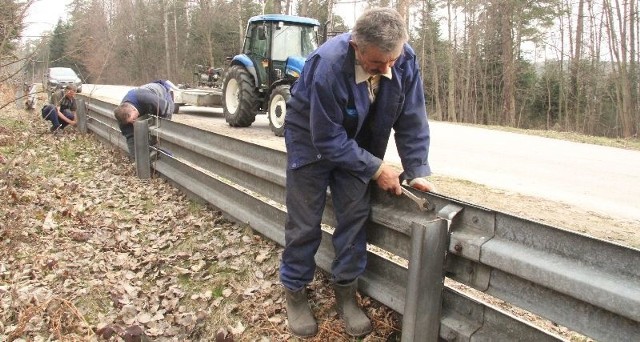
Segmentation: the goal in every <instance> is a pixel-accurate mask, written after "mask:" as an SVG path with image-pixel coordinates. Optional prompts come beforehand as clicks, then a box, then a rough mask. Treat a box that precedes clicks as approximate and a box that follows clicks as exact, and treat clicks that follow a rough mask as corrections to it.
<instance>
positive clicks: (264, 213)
mask: <svg viewBox="0 0 640 342" xmlns="http://www.w3.org/2000/svg"><path fill="white" fill-rule="evenodd" d="M82 99H83V100H82V101H83V105H81V107H82V109H81V110H80V112H81V115H83V114H84V115H86V116H87V119H86V128H87V129H88V130H90V131H91V132H93V133H94V134H96V135H97V136H98V137H100V138H101V139H102V140H104V141H106V142H108V143H110V144H115V145H117V146H119V147H120V148H122V149H126V144H125V143H124V139H123V138H122V136H121V135H120V132H119V130H118V128H117V124H116V121H115V119H114V117H113V114H112V110H113V108H114V106H115V105H113V104H111V103H107V102H102V101H99V100H96V99H90V98H88V97H82ZM144 124H149V127H148V130H149V134H151V135H153V136H156V137H157V140H158V143H157V145H156V146H155V148H151V149H148V148H147V150H146V151H151V152H150V153H152V154H154V157H153V158H151V162H150V167H151V168H153V169H154V170H155V171H157V172H159V173H160V174H161V175H162V176H164V177H166V178H167V179H169V180H171V181H172V182H174V183H175V184H177V185H179V186H180V187H181V188H182V189H184V190H185V191H188V192H190V193H191V194H194V195H197V196H199V197H201V198H202V199H204V200H206V201H207V202H209V203H211V204H212V205H213V206H215V207H217V208H219V209H221V210H222V211H224V212H225V213H227V214H228V215H230V216H232V217H234V218H235V219H236V220H238V221H240V222H243V223H246V224H248V225H250V226H251V227H252V228H253V229H254V230H256V231H258V232H260V233H261V234H263V235H265V236H266V237H268V238H270V239H272V240H274V241H276V242H277V243H279V244H280V245H282V244H283V243H284V221H285V216H286V212H285V209H284V193H285V189H284V186H285V165H286V155H285V153H284V152H281V151H276V150H272V149H269V148H266V147H263V146H259V145H256V144H252V143H248V142H245V141H242V140H237V139H234V138H231V137H227V136H223V135H218V134H215V133H212V132H209V131H204V130H200V129H198V128H194V127H190V126H186V125H183V124H179V123H176V122H172V121H168V120H161V119H157V120H156V119H153V120H149V121H145V122H144ZM145 140H148V139H145ZM157 149H160V150H162V151H165V152H169V154H165V153H162V152H160V153H158V150H157ZM142 152H143V153H145V151H142ZM138 167H139V168H140V167H141V166H140V165H138ZM142 167H144V166H142ZM148 167H149V166H147V168H148ZM139 174H140V173H139ZM420 195H421V196H423V195H424V194H420ZM426 197H427V199H428V200H429V201H430V202H431V203H432V204H435V210H434V211H427V212H424V211H418V210H417V208H416V204H415V203H414V202H411V201H410V200H409V199H407V198H406V197H404V196H402V197H396V196H390V195H388V194H386V193H384V192H382V191H379V190H374V191H373V198H372V203H373V205H372V214H371V218H370V224H369V227H368V232H367V233H368V240H369V243H370V245H371V248H370V252H369V262H368V266H367V271H366V273H365V275H364V276H363V277H362V278H361V280H360V282H359V283H360V290H361V291H362V292H364V293H366V294H367V295H369V296H371V297H372V298H374V299H376V300H377V301H379V302H381V303H383V304H385V305H387V306H388V307H390V308H391V309H393V310H395V311H397V312H398V313H401V314H402V315H403V326H402V330H403V331H402V332H403V334H402V340H403V341H433V340H436V339H437V337H436V336H439V337H440V339H443V340H446V341H485V340H492V341H549V340H558V339H559V337H558V336H555V335H553V334H551V333H549V332H546V331H542V330H541V329H539V328H537V327H534V326H533V325H531V324H529V323H527V322H525V321H524V320H522V319H520V318H518V317H515V316H514V315H511V314H509V313H507V312H505V311H503V310H500V309H497V308H496V307H495V306H493V305H491V304H490V303H489V302H495V299H497V300H499V301H504V302H506V303H508V304H509V305H512V306H515V307H517V308H520V309H523V310H525V311H528V312H531V313H533V314H535V315H539V316H541V317H542V318H545V319H547V320H550V321H552V322H554V323H557V324H559V325H562V326H566V327H567V328H569V329H571V330H573V331H576V332H579V333H581V334H584V335H586V336H588V337H591V338H593V339H596V340H601V341H638V340H640V266H639V265H640V251H639V250H637V249H632V248H628V247H624V246H620V245H617V244H614V243H610V242H606V241H602V240H598V239H595V238H592V237H588V236H585V235H581V234H578V233H575V232H571V231H567V230H563V229H561V228H558V227H551V226H547V225H543V224H540V223H536V222H532V221H529V220H525V219H522V218H519V217H516V216H512V215H509V214H506V213H502V212H497V211H494V210H489V209H486V208H482V207H478V206H475V205H471V204H468V203H464V202H461V201H459V200H456V199H453V198H447V197H443V196H438V195H435V194H427V195H426ZM327 203H328V205H327V208H326V210H325V216H324V220H323V222H324V223H325V224H326V225H327V226H329V227H331V226H333V225H334V216H333V209H332V207H331V205H330V203H331V201H327ZM332 260H333V248H332V246H331V240H330V229H328V230H327V231H325V232H324V236H323V242H322V244H321V247H320V250H319V252H318V254H317V256H316V262H317V264H318V266H319V267H321V268H323V269H325V270H328V269H329V268H330V265H331V261H332ZM445 276H446V278H448V279H449V280H448V281H447V285H444V286H443V279H444V277H445ZM450 281H453V282H457V283H459V284H462V285H464V286H467V287H470V288H472V289H474V290H477V291H480V292H482V293H481V295H480V296H474V298H472V297H471V295H470V294H469V293H470V292H472V291H460V290H457V288H460V287H461V286H449V282H450ZM463 292H464V293H463ZM484 298H491V300H486V299H484Z"/></svg>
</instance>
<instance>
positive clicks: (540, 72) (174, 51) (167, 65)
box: [0, 0, 640, 139]
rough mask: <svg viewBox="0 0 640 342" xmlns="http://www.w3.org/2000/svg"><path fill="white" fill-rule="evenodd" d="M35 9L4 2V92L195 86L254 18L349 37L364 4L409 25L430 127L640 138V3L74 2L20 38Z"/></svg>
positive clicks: (236, 46) (0, 52) (221, 63)
mask: <svg viewBox="0 0 640 342" xmlns="http://www.w3.org/2000/svg"><path fill="white" fill-rule="evenodd" d="M34 1H35V0H0V7H3V9H2V10H1V11H0V58H1V59H0V60H1V63H0V65H1V66H2V69H3V70H2V71H0V81H2V82H5V81H8V80H13V81H16V82H41V81H42V79H43V75H44V72H45V70H46V69H47V68H48V67H52V66H67V67H71V68H73V69H75V70H76V71H77V72H78V73H79V74H80V75H81V78H83V80H84V82H85V83H94V84H123V85H139V84H143V83H146V82H148V81H150V80H153V79H158V78H165V79H170V80H172V81H174V83H183V84H184V83H191V82H192V80H193V73H194V71H195V66H196V65H207V66H215V67H225V58H226V57H228V56H233V55H235V54H237V53H238V52H239V51H240V50H241V47H242V43H243V39H244V30H245V27H246V23H247V20H248V19H249V18H250V17H251V16H254V15H258V14H262V13H283V14H294V15H300V16H307V17H312V18H315V19H318V20H319V21H320V22H321V23H327V22H328V23H329V24H328V25H329V27H328V28H329V32H330V33H335V32H345V31H348V30H349V29H350V27H349V26H348V24H347V22H348V21H349V20H345V19H346V17H342V16H341V14H342V15H345V13H337V11H336V8H337V5H338V4H342V5H344V4H346V3H354V6H355V4H360V5H361V6H363V7H366V6H388V7H394V8H396V9H397V10H398V11H399V12H400V13H401V14H403V16H404V17H405V18H406V20H407V23H408V26H409V28H410V35H411V38H410V43H411V45H412V46H413V48H414V50H415V51H416V53H417V55H418V57H419V59H420V61H421V69H422V73H423V76H424V86H425V92H426V98H427V102H428V103H427V104H428V109H429V116H430V118H432V119H436V120H444V121H451V122H461V123H471V124H483V125H502V126H510V127H517V128H525V129H547V130H556V131H571V132H577V133H582V134H588V135H598V136H607V137H621V138H630V139H638V131H639V130H640V110H638V109H639V108H640V106H639V101H640V81H639V75H638V73H639V68H638V62H639V59H640V55H639V54H640V52H639V51H638V47H639V45H640V44H639V41H640V40H639V37H638V31H639V30H640V20H639V18H638V12H637V11H638V3H637V1H633V0H613V1H611V0H593V1H585V0H536V1H532V0H500V1H480V0H422V1H420V0H397V1H387V0H374V1H361V0H355V2H354V1H353V0H345V1H338V2H337V3H336V0H296V1H293V0H285V1H282V0H266V1H260V0H257V1H256V0H73V1H72V2H71V4H70V5H69V6H68V7H67V11H68V17H67V19H66V20H64V21H63V20H60V21H59V22H58V24H57V25H56V26H55V28H54V29H53V31H52V32H50V34H46V35H43V36H42V37H40V38H37V39H28V40H27V39H22V31H23V29H24V25H25V24H24V18H25V16H26V13H27V9H28V8H29V6H31V5H32V4H33V3H34ZM341 12H342V11H341ZM320 32H321V31H320Z"/></svg>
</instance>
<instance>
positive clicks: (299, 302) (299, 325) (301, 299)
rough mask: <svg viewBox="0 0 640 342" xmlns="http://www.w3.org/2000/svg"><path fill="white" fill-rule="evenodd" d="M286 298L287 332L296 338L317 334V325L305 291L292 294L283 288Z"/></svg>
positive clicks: (303, 289)
mask: <svg viewBox="0 0 640 342" xmlns="http://www.w3.org/2000/svg"><path fill="white" fill-rule="evenodd" d="M284 291H285V294H286V297H287V319H288V320H289V330H291V332H292V333H293V334H294V335H296V336H298V337H311V336H314V335H315V334H317V333H318V324H317V323H316V319H315V318H313V313H312V312H311V308H310V307H309V302H308V300H307V290H306V289H305V288H302V289H301V290H299V291H296V292H293V291H291V290H289V289H287V288H286V287H285V288H284Z"/></svg>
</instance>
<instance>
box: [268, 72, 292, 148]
mask: <svg viewBox="0 0 640 342" xmlns="http://www.w3.org/2000/svg"><path fill="white" fill-rule="evenodd" d="M290 97H291V92H290V86H289V85H280V86H277V87H276V88H275V89H273V91H272V92H271V98H270V99H269V112H268V113H267V115H268V116H269V127H271V131H272V132H273V134H275V135H276V136H278V137H281V136H283V135H284V116H285V114H287V101H288V100H289V98H290Z"/></svg>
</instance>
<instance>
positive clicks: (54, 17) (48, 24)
mask: <svg viewBox="0 0 640 342" xmlns="http://www.w3.org/2000/svg"><path fill="white" fill-rule="evenodd" d="M69 3H71V0H36V1H35V2H34V3H33V5H31V7H30V8H29V12H28V13H27V17H26V18H25V21H24V25H25V29H24V31H23V32H22V35H23V36H24V38H26V39H29V38H37V37H32V36H40V35H41V34H42V33H43V32H45V31H53V28H54V27H55V26H56V23H57V22H58V19H59V18H62V20H65V19H66V18H67V16H66V14H65V11H66V5H68V4H69Z"/></svg>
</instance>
